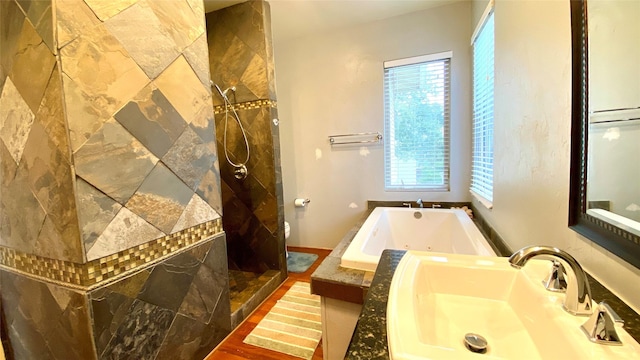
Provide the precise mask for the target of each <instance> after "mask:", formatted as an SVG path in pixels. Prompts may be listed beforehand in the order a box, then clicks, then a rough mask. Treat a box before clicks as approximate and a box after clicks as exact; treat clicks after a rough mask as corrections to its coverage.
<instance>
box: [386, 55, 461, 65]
mask: <svg viewBox="0 0 640 360" xmlns="http://www.w3.org/2000/svg"><path fill="white" fill-rule="evenodd" d="M443 59H453V51H445V52H441V53H436V54H428V55H420V56H413V57H408V58H404V59H397V60H388V61H385V62H384V63H383V64H384V68H385V69H388V68H392V67H396V66H403V65H411V64H417V63H421V62H427V61H436V60H443Z"/></svg>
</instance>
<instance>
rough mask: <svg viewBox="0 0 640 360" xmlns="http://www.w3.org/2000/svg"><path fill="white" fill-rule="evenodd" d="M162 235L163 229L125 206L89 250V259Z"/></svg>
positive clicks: (110, 253) (114, 252) (131, 246)
mask: <svg viewBox="0 0 640 360" xmlns="http://www.w3.org/2000/svg"><path fill="white" fill-rule="evenodd" d="M162 236H164V233H162V231H160V230H158V229H157V228H155V227H153V225H151V224H149V223H148V222H146V221H145V220H144V219H142V218H141V217H139V216H138V215H136V214H134V213H133V212H131V210H129V209H127V208H125V207H123V208H122V209H120V211H119V212H118V214H117V215H116V217H115V218H114V219H113V221H111V223H110V224H109V226H107V228H106V229H105V230H104V231H103V232H102V234H101V235H100V237H99V238H98V239H97V240H96V241H95V243H94V244H93V246H92V247H91V249H89V250H88V251H87V260H95V259H98V258H102V257H105V256H108V255H112V254H116V253H118V252H119V251H123V250H125V249H129V248H133V247H135V246H136V245H140V244H145V243H147V242H149V241H151V240H154V239H158V238H161V237H162Z"/></svg>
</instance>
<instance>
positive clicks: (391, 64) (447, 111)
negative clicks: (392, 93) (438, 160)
mask: <svg viewBox="0 0 640 360" xmlns="http://www.w3.org/2000/svg"><path fill="white" fill-rule="evenodd" d="M436 61H447V64H446V67H447V68H446V70H445V75H446V78H445V79H444V89H445V94H444V98H445V99H444V100H445V101H444V128H443V140H444V147H445V149H444V152H443V154H442V155H443V161H444V166H443V180H444V181H443V184H442V185H437V186H429V185H424V184H415V185H406V186H405V185H392V184H390V178H391V176H392V167H391V163H390V162H391V155H390V153H391V152H392V149H391V147H392V146H393V145H392V144H391V141H392V136H391V128H390V127H391V122H392V121H391V115H390V109H389V108H388V107H389V105H390V104H389V102H388V99H387V96H388V91H389V87H388V83H387V71H388V69H390V68H396V67H401V66H408V65H409V66H410V65H421V64H426V63H429V62H436ZM452 62H453V51H445V52H439V53H434V54H427V55H420V56H413V57H408V58H403V59H397V60H390V61H384V63H383V68H384V84H383V90H384V134H385V142H384V191H385V192H449V191H450V189H451V176H450V173H451V95H452V92H451V79H452Z"/></svg>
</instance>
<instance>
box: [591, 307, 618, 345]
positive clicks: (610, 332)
mask: <svg viewBox="0 0 640 360" xmlns="http://www.w3.org/2000/svg"><path fill="white" fill-rule="evenodd" d="M622 323H624V321H623V320H622V319H621V318H620V316H618V314H617V313H616V312H615V311H614V310H613V309H612V308H611V306H609V304H607V303H606V302H604V301H603V302H601V303H599V304H598V306H597V307H596V309H595V311H594V312H593V314H592V315H591V317H590V318H589V320H587V321H586V322H585V323H584V324H582V326H581V328H582V330H583V331H584V332H585V333H586V334H587V336H588V337H589V340H591V341H593V342H595V343H598V344H605V345H622V341H620V337H619V336H618V333H617V332H616V324H622ZM620 326H621V325H620Z"/></svg>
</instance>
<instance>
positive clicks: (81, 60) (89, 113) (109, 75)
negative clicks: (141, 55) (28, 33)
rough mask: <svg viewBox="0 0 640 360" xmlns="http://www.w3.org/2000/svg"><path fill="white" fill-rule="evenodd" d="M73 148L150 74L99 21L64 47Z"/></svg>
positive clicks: (132, 93) (105, 119)
mask: <svg viewBox="0 0 640 360" xmlns="http://www.w3.org/2000/svg"><path fill="white" fill-rule="evenodd" d="M60 54H61V63H62V70H63V72H64V74H65V75H66V76H65V77H63V86H64V93H65V105H66V110H67V122H68V126H69V132H70V136H71V144H72V148H73V150H74V151H75V150H77V149H79V148H80V147H81V146H82V144H83V143H84V142H85V141H86V140H87V139H88V138H89V137H91V135H93V133H94V132H95V131H96V130H98V129H99V128H100V126H101V125H102V123H103V122H105V121H107V120H109V119H110V118H111V117H112V116H113V115H114V114H115V113H116V111H118V110H119V109H120V108H121V107H122V106H123V105H124V104H126V103H127V102H128V101H129V100H130V99H131V98H132V97H134V96H135V95H136V94H137V93H138V92H139V91H140V90H141V89H142V88H143V87H144V86H145V85H147V84H148V83H149V78H148V77H147V76H146V75H145V73H144V72H143V71H142V69H140V67H139V66H138V65H137V64H136V63H135V61H133V59H131V57H130V55H129V54H128V52H127V51H126V50H125V49H124V47H123V46H122V45H121V44H120V43H119V42H118V40H117V39H116V38H115V37H114V36H113V35H112V34H111V33H110V32H109V31H108V30H107V29H106V27H105V26H104V25H98V26H95V27H93V28H91V29H90V30H88V31H86V32H85V33H83V34H82V36H80V37H78V38H76V39H75V40H73V41H72V42H70V43H69V44H67V45H66V46H65V47H64V48H62V49H61V50H60Z"/></svg>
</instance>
